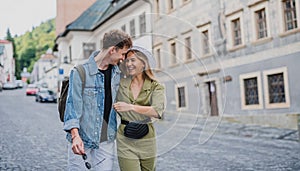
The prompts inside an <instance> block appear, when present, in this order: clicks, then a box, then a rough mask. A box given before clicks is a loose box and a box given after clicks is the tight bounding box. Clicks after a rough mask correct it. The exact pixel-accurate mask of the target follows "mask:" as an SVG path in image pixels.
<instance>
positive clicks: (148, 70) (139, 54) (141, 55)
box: [120, 50, 156, 80]
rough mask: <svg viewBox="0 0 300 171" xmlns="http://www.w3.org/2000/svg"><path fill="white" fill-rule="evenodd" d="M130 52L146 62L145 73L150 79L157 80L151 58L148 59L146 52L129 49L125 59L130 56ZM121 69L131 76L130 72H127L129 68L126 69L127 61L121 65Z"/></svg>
mask: <svg viewBox="0 0 300 171" xmlns="http://www.w3.org/2000/svg"><path fill="white" fill-rule="evenodd" d="M130 53H132V54H135V55H136V57H137V58H138V59H139V60H141V61H142V62H143V63H144V65H145V68H144V71H143V73H144V75H145V76H146V77H148V78H149V79H150V80H156V79H155V76H154V74H153V71H152V68H151V67H150V64H149V60H148V58H147V56H146V55H145V54H144V53H142V52H140V51H138V50H129V51H128V52H127V53H126V55H125V59H126V58H127V57H128V55H129V54H130ZM120 70H121V71H122V72H123V73H124V75H125V76H129V73H128V72H127V69H126V62H125V61H124V62H123V63H122V64H121V65H120Z"/></svg>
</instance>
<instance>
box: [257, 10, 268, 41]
mask: <svg viewBox="0 0 300 171" xmlns="http://www.w3.org/2000/svg"><path fill="white" fill-rule="evenodd" d="M255 18H256V28H257V39H261V38H265V37H268V31H267V20H266V11H265V9H261V10H258V11H256V12H255Z"/></svg>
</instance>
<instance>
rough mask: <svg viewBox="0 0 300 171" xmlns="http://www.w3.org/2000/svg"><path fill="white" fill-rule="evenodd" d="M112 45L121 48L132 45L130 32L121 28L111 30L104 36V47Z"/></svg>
mask: <svg viewBox="0 0 300 171" xmlns="http://www.w3.org/2000/svg"><path fill="white" fill-rule="evenodd" d="M111 46H115V47H117V48H119V49H123V48H124V47H127V48H130V47H132V40H131V38H130V36H129V35H128V34H126V33H125V32H123V31H121V30H117V29H114V30H111V31H109V32H107V33H105V34H104V36H103V48H104V49H108V48H109V47H111Z"/></svg>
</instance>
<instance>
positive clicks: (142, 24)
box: [139, 12, 147, 36]
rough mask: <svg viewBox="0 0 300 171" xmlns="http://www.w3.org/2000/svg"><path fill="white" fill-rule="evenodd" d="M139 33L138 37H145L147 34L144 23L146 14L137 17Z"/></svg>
mask: <svg viewBox="0 0 300 171" xmlns="http://www.w3.org/2000/svg"><path fill="white" fill-rule="evenodd" d="M139 28H140V29H139V31H140V36H143V35H145V33H146V32H147V22H146V13H145V12H143V13H142V14H140V15H139Z"/></svg>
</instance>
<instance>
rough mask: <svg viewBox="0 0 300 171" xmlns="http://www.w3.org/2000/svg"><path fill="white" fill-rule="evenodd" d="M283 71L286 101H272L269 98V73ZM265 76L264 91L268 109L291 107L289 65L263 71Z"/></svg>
mask: <svg viewBox="0 0 300 171" xmlns="http://www.w3.org/2000/svg"><path fill="white" fill-rule="evenodd" d="M278 73H283V79H284V91H285V92H284V94H285V100H286V101H285V103H272V104H271V103H270V99H269V85H268V75H273V74H278ZM263 78H264V92H265V106H266V108H267V109H275V108H289V107H290V94H289V84H288V82H289V80H288V72H287V67H281V68H276V69H271V70H265V71H263Z"/></svg>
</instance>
